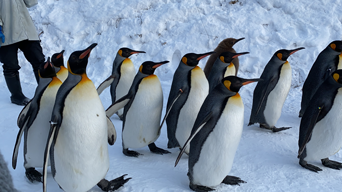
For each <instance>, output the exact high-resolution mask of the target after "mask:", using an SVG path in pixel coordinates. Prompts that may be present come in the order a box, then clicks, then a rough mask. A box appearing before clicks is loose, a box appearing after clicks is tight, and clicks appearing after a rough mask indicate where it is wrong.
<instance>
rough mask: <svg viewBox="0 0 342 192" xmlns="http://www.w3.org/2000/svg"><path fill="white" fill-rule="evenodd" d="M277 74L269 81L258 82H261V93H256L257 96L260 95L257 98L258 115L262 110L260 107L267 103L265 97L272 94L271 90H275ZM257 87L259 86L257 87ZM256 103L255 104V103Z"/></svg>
mask: <svg viewBox="0 0 342 192" xmlns="http://www.w3.org/2000/svg"><path fill="white" fill-rule="evenodd" d="M277 80H278V78H277V76H273V77H272V78H271V79H270V80H269V81H259V82H258V83H260V84H259V85H260V86H259V87H258V90H257V91H259V94H258V95H255V96H256V97H258V99H257V103H256V107H257V108H256V113H255V115H258V113H259V112H260V109H261V107H262V106H263V105H265V102H264V101H265V98H266V97H267V96H268V95H269V94H270V92H271V91H272V90H273V88H274V87H275V85H276V83H277ZM256 89H257V88H256ZM253 105H254V104H253Z"/></svg>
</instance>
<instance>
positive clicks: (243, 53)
mask: <svg viewBox="0 0 342 192" xmlns="http://www.w3.org/2000/svg"><path fill="white" fill-rule="evenodd" d="M246 54H249V52H242V53H237V54H236V55H234V56H233V57H232V58H236V57H239V56H240V55H246Z"/></svg>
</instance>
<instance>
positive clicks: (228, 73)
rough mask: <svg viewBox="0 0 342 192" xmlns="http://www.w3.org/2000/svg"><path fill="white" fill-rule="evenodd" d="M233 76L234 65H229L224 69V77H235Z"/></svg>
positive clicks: (234, 71) (234, 72)
mask: <svg viewBox="0 0 342 192" xmlns="http://www.w3.org/2000/svg"><path fill="white" fill-rule="evenodd" d="M235 74H236V68H235V65H234V64H233V63H230V64H229V65H228V66H227V68H226V72H225V73H224V77H227V76H231V75H235Z"/></svg>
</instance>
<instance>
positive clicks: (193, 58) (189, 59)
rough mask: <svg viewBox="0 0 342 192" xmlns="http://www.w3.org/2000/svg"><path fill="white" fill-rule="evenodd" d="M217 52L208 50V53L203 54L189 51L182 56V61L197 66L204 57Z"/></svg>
mask: <svg viewBox="0 0 342 192" xmlns="http://www.w3.org/2000/svg"><path fill="white" fill-rule="evenodd" d="M213 53H215V52H208V53H203V54H196V53H188V54H185V55H184V56H183V58H182V62H183V63H184V64H185V65H188V66H192V67H195V66H197V65H198V62H199V61H200V60H201V59H203V58H204V57H206V56H208V55H211V54H213Z"/></svg>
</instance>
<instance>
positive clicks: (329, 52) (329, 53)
mask: <svg viewBox="0 0 342 192" xmlns="http://www.w3.org/2000/svg"><path fill="white" fill-rule="evenodd" d="M323 52H324V54H325V55H327V56H326V57H329V56H337V55H340V54H341V51H335V50H334V49H333V48H331V47H330V45H328V46H327V48H325V49H324V50H323V51H322V52H321V53H323Z"/></svg>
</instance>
